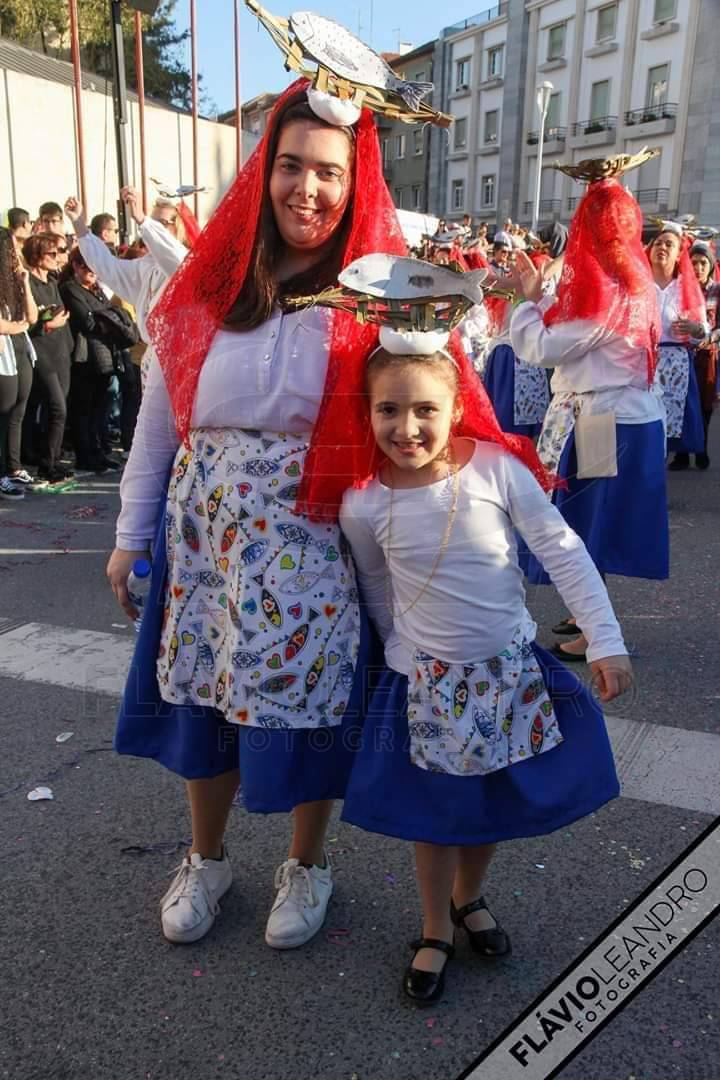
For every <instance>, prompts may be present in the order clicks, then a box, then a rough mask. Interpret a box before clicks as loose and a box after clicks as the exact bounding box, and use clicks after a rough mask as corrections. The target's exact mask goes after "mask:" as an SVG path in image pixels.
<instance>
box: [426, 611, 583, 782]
mask: <svg viewBox="0 0 720 1080" xmlns="http://www.w3.org/2000/svg"><path fill="white" fill-rule="evenodd" d="M534 633H535V624H534V623H533V622H532V620H531V619H530V617H529V616H527V618H526V621H525V623H524V624H523V625H521V626H518V627H517V629H516V630H515V633H514V634H513V637H512V641H511V642H510V643H509V644H508V646H507V648H505V649H503V650H502V651H501V652H500V653H498V655H497V656H494V657H492V658H491V659H490V660H483V661H481V662H480V663H477V664H448V663H446V662H444V661H442V660H438V659H437V658H436V657H432V656H429V655H428V654H427V653H424V652H421V651H420V650H416V651H415V652H414V654H413V666H412V669H411V672H410V678H409V680H408V728H409V733H410V760H411V762H412V763H413V765H417V766H418V767H419V768H421V769H426V770H428V771H429V772H439V773H450V774H452V775H455V776H478V775H484V774H486V773H491V772H496V771H497V770H499V769H504V768H506V767H507V766H508V765H512V764H514V763H515V762H519V761H524V760H527V759H531V758H533V757H536V756H537V755H538V754H544V753H545V752H546V751H548V750H552V749H553V748H554V747H556V746H558V745H559V744H560V743H561V742H562V741H563V737H562V734H561V732H560V728H559V727H558V722H557V718H556V716H555V711H554V709H553V704H552V701H551V700H550V695H549V694H548V690H547V687H546V686H545V682H544V679H543V676H542V672H541V670H540V667H539V665H538V662H537V660H536V658H535V653H534V652H533V649H532V646H531V644H530V641H531V640H532V638H533V637H534Z"/></svg>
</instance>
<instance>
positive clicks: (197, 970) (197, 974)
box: [193, 968, 203, 979]
mask: <svg viewBox="0 0 720 1080" xmlns="http://www.w3.org/2000/svg"><path fill="white" fill-rule="evenodd" d="M202 974H203V973H202V971H201V970H200V968H195V970H194V971H193V979H201V978H202Z"/></svg>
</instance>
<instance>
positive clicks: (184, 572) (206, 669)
mask: <svg viewBox="0 0 720 1080" xmlns="http://www.w3.org/2000/svg"><path fill="white" fill-rule="evenodd" d="M190 443H191V449H190V450H187V449H186V448H185V447H184V446H181V447H180V449H179V450H178V453H177V456H176V459H175V465H174V468H173V474H172V477H171V482H170V488H169V492H168V516H167V552H168V583H167V595H166V609H165V620H164V625H163V632H162V639H161V644H160V650H159V655H158V662H157V672H158V681H159V685H160V693H161V696H162V698H163V699H164V700H165V701H170V702H174V703H179V704H184V705H189V704H197V705H203V706H214V707H215V708H217V709H219V710H220V711H221V712H222V713H224V715H225V717H226V719H227V720H229V721H231V722H235V723H239V724H247V725H248V726H255V727H263V728H268V729H276V728H280V729H296V728H316V727H324V726H331V725H337V724H340V722H341V721H342V719H343V714H344V713H345V710H346V708H347V704H348V699H349V696H350V691H351V689H352V685H353V679H354V674H355V665H356V660H357V654H358V649H359V643H360V611H359V606H358V593H357V587H356V582H355V574H354V569H353V566H352V561H351V559H350V556H349V552H348V550H347V546H346V544H345V542H344V540H342V539H341V533H340V530H339V528H338V526H337V525H335V524H328V523H326V522H322V523H317V522H312V521H309V520H308V519H307V518H306V517H304V516H302V515H299V514H298V513H296V512H295V510H294V506H295V501H296V498H297V495H298V489H299V485H300V480H301V477H302V470H303V463H304V458H305V453H306V451H307V445H308V443H307V436H303V435H288V434H277V433H265V432H257V431H240V430H232V429H211V428H198V429H195V430H193V431H191V433H190Z"/></svg>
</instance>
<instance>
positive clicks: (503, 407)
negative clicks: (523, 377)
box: [483, 345, 542, 439]
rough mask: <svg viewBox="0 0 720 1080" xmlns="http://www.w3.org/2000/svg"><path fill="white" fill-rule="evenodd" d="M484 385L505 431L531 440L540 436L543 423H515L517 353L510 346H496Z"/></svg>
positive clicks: (487, 365)
mask: <svg viewBox="0 0 720 1080" xmlns="http://www.w3.org/2000/svg"><path fill="white" fill-rule="evenodd" d="M483 385H484V386H485V390H486V392H487V395H488V397H489V398H490V400H491V402H492V405H493V408H494V410H495V415H496V416H497V418H498V423H499V424H500V427H501V428H502V430H503V431H508V432H510V433H511V434H514V435H527V437H528V438H529V439H534V438H536V437H537V436H538V435H539V434H540V430H541V428H542V421H538V423H535V424H516V423H515V353H514V352H513V350H512V349H511V348H510V346H509V345H496V346H495V348H494V349H493V351H492V352H491V353H490V356H489V357H488V360H487V364H486V365H485V372H484V374H483Z"/></svg>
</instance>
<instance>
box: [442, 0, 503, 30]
mask: <svg viewBox="0 0 720 1080" xmlns="http://www.w3.org/2000/svg"><path fill="white" fill-rule="evenodd" d="M507 9H508V4H507V0H501V3H499V4H495V6H494V7H491V8H488V10H487V11H481V12H480V14H479V15H471V16H470V18H469V19H461V20H460V22H456V23H453V25H452V26H446V27H445V29H444V30H443V31H442V32H441V34H440V37H450V35H451V34H459V33H460V31H461V30H468V29H469V28H470V27H471V26H482V25H483V24H484V23H488V22H492V21H493V19H499V18H500V16H501V15H506V14H507Z"/></svg>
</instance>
